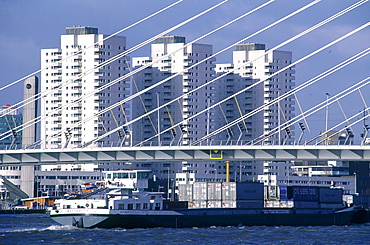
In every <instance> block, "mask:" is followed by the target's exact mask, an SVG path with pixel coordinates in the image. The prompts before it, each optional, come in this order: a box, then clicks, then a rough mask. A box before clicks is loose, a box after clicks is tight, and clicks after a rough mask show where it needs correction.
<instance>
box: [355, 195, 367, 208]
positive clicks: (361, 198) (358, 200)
mask: <svg viewBox="0 0 370 245" xmlns="http://www.w3.org/2000/svg"><path fill="white" fill-rule="evenodd" d="M353 203H354V204H355V205H358V206H362V207H364V208H370V195H354V196H353Z"/></svg>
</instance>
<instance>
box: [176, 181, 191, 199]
mask: <svg viewBox="0 0 370 245" xmlns="http://www.w3.org/2000/svg"><path fill="white" fill-rule="evenodd" d="M178 190H179V201H192V200H193V185H192V184H179V185H178Z"/></svg>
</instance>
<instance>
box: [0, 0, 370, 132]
mask: <svg viewBox="0 0 370 245" xmlns="http://www.w3.org/2000/svg"><path fill="white" fill-rule="evenodd" d="M174 2H175V1H170V0H135V1H132V0H121V1H118V0H105V1H97V0H79V1H75V0H74V1H72V0H61V1H49V0H33V1H26V0H23V1H22V0H2V1H1V2H0V75H1V76H0V87H3V86H4V85H6V84H9V83H11V82H13V81H15V80H18V79H20V78H21V77H23V76H26V75H28V74H29V73H31V72H34V71H36V70H38V69H39V68H40V49H42V48H55V47H59V46H60V44H59V42H60V35H62V34H64V33H65V28H66V27H69V26H76V25H81V26H92V27H97V28H99V33H104V34H112V33H114V32H116V31H118V30H120V29H122V28H124V27H126V26H128V25H130V24H132V23H134V22H136V21H138V20H140V19H141V18H144V17H146V16H148V15H149V14H151V13H153V12H155V11H157V10H159V9H161V8H163V7H165V6H167V5H169V4H170V3H174ZM217 2H221V0H218V1H215V0H212V1H211V0H202V1H200V0H184V1H183V2H182V3H180V4H178V5H177V6H175V7H173V8H171V9H169V10H167V11H166V12H164V13H162V14H160V15H158V16H156V17H154V18H152V19H151V20H149V21H145V22H144V23H142V24H140V25H139V26H136V27H134V28H131V29H129V30H127V31H125V32H124V33H122V34H120V35H123V36H126V37H127V47H132V46H134V45H136V44H138V43H141V42H142V41H144V40H146V39H148V38H150V37H152V36H154V35H156V34H158V33H160V32H162V31H164V30H166V29H167V28H169V27H172V26H174V25H176V24H178V23H180V22H181V21H183V20H186V19H187V18H189V17H191V16H193V15H195V14H197V13H199V12H201V11H202V10H205V9H207V8H208V7H210V6H213V5H214V4H216V3H217ZM264 2H267V0H265V1H261V0H230V1H229V2H228V3H226V4H224V5H222V6H221V7H219V8H217V9H216V10H214V11H212V12H211V13H208V14H206V15H205V16H203V17H201V18H199V19H197V20H195V21H193V22H191V23H190V24H188V25H186V26H184V27H181V28H179V29H178V30H176V31H173V32H172V33H170V34H172V35H181V36H185V37H186V38H187V40H188V41H190V40H193V39H195V38H197V37H199V36H201V35H203V34H204V33H206V32H209V31H211V30H212V29H214V28H216V27H218V26H220V25H222V24H224V23H226V22H227V21H229V20H231V19H233V18H235V17H237V16H239V15H241V14H243V13H245V12H247V11H249V10H251V9H253V8H254V7H257V6H258V5H260V4H262V3H264ZM309 2H312V1H306V0H301V1H292V0H276V1H275V2H274V3H272V4H270V5H269V6H266V7H264V8H263V9H261V10H259V11H257V12H255V13H253V14H252V15H250V16H248V17H246V18H244V19H242V20H240V21H238V22H237V23H235V24H233V25H231V26H229V27H227V28H225V29H224V30H222V31H219V32H217V33H216V34H213V35H211V36H209V37H207V38H206V39H204V40H203V41H200V42H202V43H208V44H213V46H214V52H216V51H218V50H220V49H223V48H224V47H226V46H228V45H230V44H232V43H235V42H237V41H238V40H240V39H242V38H244V37H246V36H248V35H250V34H252V33H254V32H255V31H257V30H259V29H260V28H263V27H265V26H266V25H268V24H270V23H272V22H274V21H276V20H277V19H279V18H281V17H283V16H285V15H287V14H289V13H291V12H293V11H294V10H296V9H298V8H299V7H302V6H304V5H306V4H308V3H309ZM356 2H358V1H352V0H323V1H321V2H320V3H318V4H316V5H314V6H313V7H310V8H309V9H307V10H305V11H304V12H302V13H300V14H298V15H297V16H295V17H292V18H291V19H289V20H286V21H284V22H283V23H281V24H279V25H278V26H276V27H273V28H271V29H269V30H267V31H265V32H263V33H261V34H259V35H257V36H256V37H254V38H252V39H251V40H248V41H249V42H259V43H265V44H266V47H268V48H272V47H274V46H275V45H278V44H280V43H281V42H283V41H285V40H287V39H289V38H290V37H292V36H294V35H295V34H298V33H299V32H301V31H304V30H306V29H307V28H309V27H311V26H312V25H314V24H316V23H318V22H320V21H322V20H324V19H325V18H327V17H329V16H330V15H332V14H335V13H337V12H338V11H340V10H342V9H344V8H346V7H348V6H350V5H352V4H354V3H356ZM369 13H370V4H369V3H366V4H364V5H362V6H361V7H359V8H357V9H355V10H353V11H351V12H350V13H347V14H345V15H344V16H342V17H340V18H338V19H336V20H334V21H332V22H331V23H329V24H327V25H325V26H323V27H321V28H319V29H318V30H316V31H314V32H312V33H310V34H308V35H307V36H304V37H302V38H300V39H298V40H297V41H294V42H292V43H290V44H288V45H286V46H285V47H283V48H281V49H282V50H289V51H292V52H293V59H294V60H297V59H299V58H301V57H303V56H304V55H307V54H309V53H311V52H312V51H314V50H316V49H317V48H320V47H321V46H323V45H325V44H327V43H329V42H331V41H333V40H335V39H336V38H339V37H340V36H342V35H344V34H346V33H348V32H349V31H351V30H353V29H355V28H357V27H359V26H361V25H363V24H365V23H367V22H368V21H369V19H370V18H369V16H370V15H369ZM369 43H370V30H369V27H368V28H366V29H364V30H362V31H360V32H358V33H357V34H355V35H353V36H351V37H349V38H347V39H345V40H344V41H341V42H340V43H338V44H336V45H334V46H332V47H331V48H329V49H328V50H325V51H323V52H321V53H320V54H317V55H315V56H314V57H312V58H310V59H308V60H306V61H304V62H302V63H300V64H299V65H297V66H296V68H295V70H296V84H297V85H299V84H301V83H303V82H305V81H306V80H308V79H310V78H312V77H313V76H315V75H317V74H319V73H321V72H323V71H325V70H326V69H328V68H330V67H332V66H333V65H336V64H337V63H339V62H341V61H343V60H345V59H347V58H349V57H350V56H352V55H355V54H356V53H358V52H360V51H362V50H364V49H365V48H367V47H369ZM149 50H150V49H149V46H146V47H144V48H142V49H140V50H138V51H136V52H135V53H133V54H131V55H130V56H131V57H133V56H147V55H148V54H149ZM231 54H232V50H229V51H227V52H225V53H224V54H222V55H220V56H219V57H217V62H218V63H227V62H230V61H231ZM369 64H370V58H369V57H368V56H367V57H365V58H362V59H361V60H359V61H357V62H356V63H354V64H352V65H349V66H348V67H346V68H344V69H342V70H340V71H338V72H336V73H335V74H333V75H331V76H329V77H327V78H325V79H323V80H321V81H320V83H319V84H317V85H315V86H312V87H310V88H309V89H307V90H305V92H302V93H299V94H298V96H299V100H300V102H301V104H302V107H303V108H305V109H306V108H310V107H311V106H312V105H313V104H315V103H318V102H321V101H323V100H324V99H325V97H326V96H325V93H327V92H328V93H330V94H332V95H334V94H336V93H337V92H338V91H341V90H343V89H344V88H346V87H349V86H350V85H351V84H354V83H356V82H358V81H360V80H362V79H364V78H366V77H367V76H369V68H370V65H369ZM21 88H22V87H21V86H20V85H15V86H12V87H11V88H9V89H7V90H3V91H0V105H2V104H14V103H16V102H19V101H20V100H21V98H22V93H21V92H20V91H21ZM362 92H363V93H364V94H365V98H368V101H367V103H368V104H370V89H369V88H365V89H364V90H363V91H362ZM366 95H367V96H366ZM341 104H342V106H343V108H344V111H345V112H346V114H348V116H349V115H351V114H352V113H355V112H357V111H359V110H362V109H363V107H364V105H363V103H362V102H361V100H360V97H359V95H358V93H357V94H355V95H353V96H351V97H349V98H347V99H343V100H342V101H341ZM324 114H325V112H324V111H322V112H320V113H317V115H316V116H314V117H312V118H311V122H310V124H312V126H314V125H316V126H317V125H322V127H323V126H324V123H325V122H324V120H325V116H324ZM343 118H344V117H343V115H342V113H341V112H340V111H339V109H338V106H336V105H333V106H331V107H330V115H329V120H330V122H329V126H330V125H334V124H335V123H337V122H339V121H341V120H343ZM317 128H319V127H317ZM314 134H316V135H317V132H314ZM358 134H359V133H358Z"/></svg>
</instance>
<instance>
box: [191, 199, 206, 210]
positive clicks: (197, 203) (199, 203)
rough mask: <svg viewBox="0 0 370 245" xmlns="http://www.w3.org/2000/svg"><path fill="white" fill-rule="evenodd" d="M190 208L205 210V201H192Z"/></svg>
mask: <svg viewBox="0 0 370 245" xmlns="http://www.w3.org/2000/svg"><path fill="white" fill-rule="evenodd" d="M190 206H191V208H207V201H204V200H193V202H192V205H190Z"/></svg>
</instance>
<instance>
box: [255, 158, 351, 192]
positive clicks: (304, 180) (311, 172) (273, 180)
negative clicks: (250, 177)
mask: <svg viewBox="0 0 370 245" xmlns="http://www.w3.org/2000/svg"><path fill="white" fill-rule="evenodd" d="M258 180H259V181H260V182H263V183H265V185H266V186H293V185H300V186H321V187H338V188H343V190H344V194H346V195H350V194H351V195H354V194H356V193H357V191H356V176H355V175H350V174H349V168H348V167H346V166H344V165H343V164H342V162H341V161H302V162H294V163H293V162H290V161H285V162H284V161H280V162H278V161H276V162H265V163H264V174H263V175H258ZM276 190H277V188H276ZM275 195H278V193H276V194H275Z"/></svg>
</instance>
